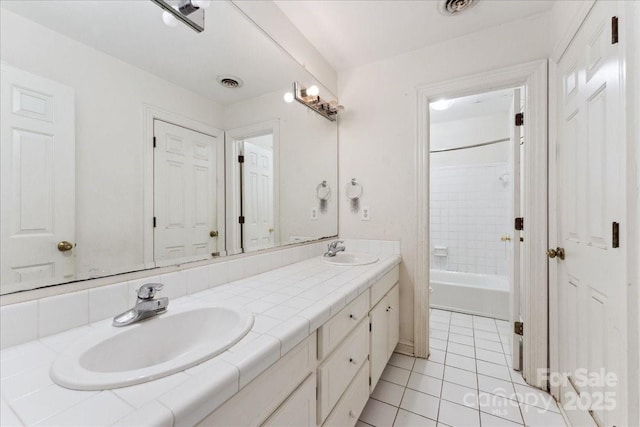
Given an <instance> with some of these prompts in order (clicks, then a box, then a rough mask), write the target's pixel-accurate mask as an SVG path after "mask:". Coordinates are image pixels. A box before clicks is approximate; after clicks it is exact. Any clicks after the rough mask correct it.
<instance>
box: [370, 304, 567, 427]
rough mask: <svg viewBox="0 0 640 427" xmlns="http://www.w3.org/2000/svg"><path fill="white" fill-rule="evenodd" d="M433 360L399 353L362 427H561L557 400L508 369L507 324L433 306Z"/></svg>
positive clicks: (561, 420) (391, 363)
mask: <svg viewBox="0 0 640 427" xmlns="http://www.w3.org/2000/svg"><path fill="white" fill-rule="evenodd" d="M430 347H431V356H430V358H429V360H424V359H416V358H413V357H409V356H405V355H401V354H398V353H394V354H393V356H392V357H391V360H390V361H389V364H388V365H387V367H386V368H385V370H384V372H383V373H382V377H381V378H380V381H379V382H378V385H377V386H376V388H375V390H374V391H373V394H372V395H371V398H370V399H369V401H368V402H367V405H366V407H365V408H364V410H363V411H362V414H360V420H359V421H358V424H357V427H367V426H375V427H383V426H428V427H435V426H450V427H476V426H482V427H493V426H522V425H526V426H531V427H534V426H541V427H555V426H560V427H564V426H565V422H564V420H563V418H562V415H560V411H559V409H558V406H557V405H556V403H555V401H554V400H553V398H552V397H551V396H550V395H549V394H547V393H546V392H543V391H541V390H538V389H536V388H532V387H528V386H527V385H526V383H525V382H524V380H523V379H522V376H521V375H520V374H519V373H518V372H516V371H514V370H512V369H511V368H510V365H511V328H510V326H509V323H508V322H505V321H502V320H496V319H491V318H487V317H478V316H471V315H468V314H461V313H454V312H449V311H443V310H435V309H434V310H431V337H430Z"/></svg>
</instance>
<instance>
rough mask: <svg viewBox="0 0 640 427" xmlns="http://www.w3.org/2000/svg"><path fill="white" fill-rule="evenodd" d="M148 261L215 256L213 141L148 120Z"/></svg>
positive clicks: (201, 134)
mask: <svg viewBox="0 0 640 427" xmlns="http://www.w3.org/2000/svg"><path fill="white" fill-rule="evenodd" d="M153 126H154V140H155V147H154V258H155V260H156V263H157V265H168V264H174V263H175V262H176V261H194V260H199V259H207V258H210V257H211V256H212V254H214V253H216V252H218V232H217V228H218V218H217V211H216V209H217V193H216V180H217V170H216V169H217V168H216V138H215V137H213V136H209V135H206V134H204V133H201V132H196V131H193V130H191V129H187V128H184V127H181V126H176V125H174V124H170V123H166V122H163V121H161V120H155V121H154V125H153Z"/></svg>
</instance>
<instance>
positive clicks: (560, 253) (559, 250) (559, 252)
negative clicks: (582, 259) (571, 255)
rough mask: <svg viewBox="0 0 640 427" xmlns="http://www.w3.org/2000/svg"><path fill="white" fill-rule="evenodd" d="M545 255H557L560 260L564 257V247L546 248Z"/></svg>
mask: <svg viewBox="0 0 640 427" xmlns="http://www.w3.org/2000/svg"><path fill="white" fill-rule="evenodd" d="M547 256H548V257H549V258H555V257H558V258H560V259H561V260H563V259H564V248H556V249H553V248H552V249H547Z"/></svg>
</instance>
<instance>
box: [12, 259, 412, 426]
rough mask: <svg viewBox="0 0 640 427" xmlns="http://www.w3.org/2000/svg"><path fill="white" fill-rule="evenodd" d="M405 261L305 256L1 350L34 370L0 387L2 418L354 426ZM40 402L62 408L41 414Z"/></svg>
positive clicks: (391, 345) (389, 332) (380, 356)
mask: <svg viewBox="0 0 640 427" xmlns="http://www.w3.org/2000/svg"><path fill="white" fill-rule="evenodd" d="M399 263H400V257H399V256H398V255H397V254H385V255H372V254H355V253H353V252H348V251H347V252H338V253H336V254H335V256H333V257H322V256H313V257H311V258H309V259H306V260H304V261H300V262H296V263H294V264H290V265H287V266H284V267H281V268H276V269H273V270H270V271H266V272H264V273H262V274H258V275H254V276H251V277H247V278H244V279H241V280H237V281H234V282H231V283H227V284H223V285H220V286H216V287H212V288H210V289H208V290H205V291H201V292H197V293H193V294H190V295H187V296H183V297H180V298H175V299H174V298H172V299H171V301H170V304H169V306H168V309H167V312H166V313H164V314H161V315H158V316H154V317H153V318H151V319H147V320H144V321H141V322H136V323H133V324H131V325H129V326H125V327H114V326H112V322H113V321H114V320H113V319H112V318H109V319H105V320H103V321H100V322H95V323H92V324H90V325H87V326H83V327H80V328H75V329H72V330H70V331H66V332H63V333H60V334H57V335H53V336H50V337H47V338H42V339H40V340H37V341H32V342H29V343H26V344H22V345H20V346H16V347H10V348H7V349H5V350H3V351H2V362H3V368H5V367H8V369H10V370H11V369H13V370H15V371H16V372H19V371H23V372H25V373H27V372H29V374H28V375H27V377H28V380H27V381H26V383H25V380H24V379H22V380H21V378H20V375H15V376H12V377H9V378H8V380H7V379H5V378H3V389H6V390H3V402H2V406H3V410H5V409H8V410H9V412H10V413H12V414H15V415H17V417H16V420H18V418H19V422H20V423H22V424H26V425H55V424H65V423H67V424H76V425H79V424H83V423H86V422H87V421H88V420H91V421H92V423H93V424H95V423H99V424H101V425H141V424H144V425H167V426H169V425H185V426H186V425H197V424H200V425H224V426H229V425H237V426H240V425H242V426H248V425H296V426H320V425H327V426H329V425H338V426H346V425H355V423H356V421H357V419H358V416H359V414H360V412H361V411H362V409H363V408H364V406H365V404H366V402H367V400H368V398H369V395H370V393H371V392H372V391H373V389H374V387H375V385H376V383H377V381H378V379H379V377H380V375H381V374H382V371H383V369H384V367H385V366H386V364H387V361H388V359H389V358H390V357H391V354H392V352H393V350H394V349H395V347H396V344H397V343H398V339H399V285H398V279H399V267H398V264H399ZM117 314H118V313H113V315H117ZM45 375H46V377H45ZM25 378H26V377H25ZM12 379H13V381H12ZM52 379H53V381H55V382H53V381H52ZM18 382H21V383H22V385H21V387H22V390H19V391H18V389H20V386H18V385H17V383H18ZM31 384H33V386H32V387H33V389H34V390H33V391H32V392H31V394H29V392H26V391H25V390H24V388H25V387H29V386H31ZM61 385H62V386H64V387H62V386H61ZM5 391H6V393H5ZM19 394H20V397H18V398H15V397H16V396H18V395H19ZM37 395H40V396H39V398H40V399H46V398H47V396H49V397H51V396H54V398H53V400H54V401H55V400H56V399H57V400H62V401H64V402H61V406H60V407H59V408H48V409H49V412H48V413H45V412H44V409H43V408H40V407H37V405H38V397H37ZM49 404H50V405H51V404H52V403H49ZM29 406H31V408H30V407H29ZM98 407H101V408H102V409H101V410H102V411H103V412H105V416H104V417H101V416H100V415H99V414H100V413H101V410H100V409H97V408H98ZM105 408H106V409H105ZM50 413H53V414H50ZM3 418H5V417H3Z"/></svg>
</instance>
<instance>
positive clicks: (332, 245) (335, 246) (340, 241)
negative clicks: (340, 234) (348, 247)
mask: <svg viewBox="0 0 640 427" xmlns="http://www.w3.org/2000/svg"><path fill="white" fill-rule="evenodd" d="M340 243H344V241H342V240H335V241H333V242H331V243H329V249H335V248H337V247H338V245H339V244H340Z"/></svg>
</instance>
